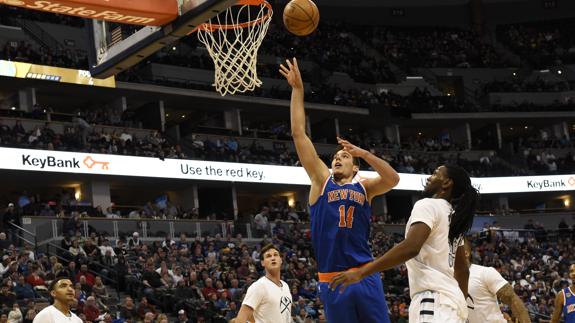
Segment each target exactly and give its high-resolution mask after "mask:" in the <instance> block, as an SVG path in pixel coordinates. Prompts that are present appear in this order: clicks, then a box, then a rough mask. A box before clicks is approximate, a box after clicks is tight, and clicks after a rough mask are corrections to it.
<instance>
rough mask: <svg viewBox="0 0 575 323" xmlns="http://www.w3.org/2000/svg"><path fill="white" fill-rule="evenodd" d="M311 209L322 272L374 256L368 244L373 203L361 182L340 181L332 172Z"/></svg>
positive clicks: (312, 226) (318, 262)
mask: <svg viewBox="0 0 575 323" xmlns="http://www.w3.org/2000/svg"><path fill="white" fill-rule="evenodd" d="M310 211H311V240H312V243H313V248H314V251H315V256H316V259H317V264H318V270H319V272H320V273H331V272H340V271H344V270H347V269H349V268H353V267H358V266H360V265H363V264H365V263H367V262H370V261H371V260H373V256H372V254H371V249H370V247H369V244H368V241H369V229H370V223H371V205H370V204H369V201H368V200H367V193H366V191H365V187H364V186H363V185H362V184H361V183H360V182H353V183H348V184H344V185H339V184H337V183H336V182H335V181H334V180H333V177H332V176H329V178H328V179H327V180H326V182H325V183H324V187H323V190H322V193H321V196H320V197H319V198H318V200H317V201H316V202H315V203H314V204H313V205H310Z"/></svg>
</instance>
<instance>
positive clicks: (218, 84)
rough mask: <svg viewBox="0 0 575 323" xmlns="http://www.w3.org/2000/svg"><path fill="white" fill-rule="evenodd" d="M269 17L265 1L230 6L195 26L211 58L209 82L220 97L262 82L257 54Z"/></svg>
mask: <svg viewBox="0 0 575 323" xmlns="http://www.w3.org/2000/svg"><path fill="white" fill-rule="evenodd" d="M271 16H272V9H271V7H270V6H269V4H267V3H266V2H262V3H261V4H257V5H254V4H245V5H241V6H232V7H231V8H228V9H227V10H226V11H225V12H224V13H221V14H219V15H217V16H216V17H214V18H212V19H210V21H208V22H206V23H204V24H203V25H202V26H200V28H199V29H198V31H197V33H198V39H199V40H200V41H201V42H202V43H203V44H204V45H205V46H206V49H207V50H208V52H209V54H210V56H211V57H212V59H213V60H214V67H215V77H214V84H212V85H213V86H214V87H215V88H216V91H218V92H219V93H220V94H221V95H222V96H224V95H226V94H235V93H244V92H246V91H253V90H254V89H255V88H256V86H257V87H259V86H261V85H262V81H261V80H260V79H259V78H258V72H257V56H258V50H259V48H260V45H261V44H262V41H263V40H264V37H265V35H266V33H267V30H268V27H269V25H270V21H271ZM212 20H214V21H212Z"/></svg>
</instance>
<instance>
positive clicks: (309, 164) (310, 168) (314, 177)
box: [280, 58, 330, 202]
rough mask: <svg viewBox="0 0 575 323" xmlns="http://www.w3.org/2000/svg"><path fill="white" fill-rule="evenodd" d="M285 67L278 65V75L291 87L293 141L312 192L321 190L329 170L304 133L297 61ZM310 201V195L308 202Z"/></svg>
mask: <svg viewBox="0 0 575 323" xmlns="http://www.w3.org/2000/svg"><path fill="white" fill-rule="evenodd" d="M286 65H287V67H286V66H285V65H283V64H282V65H280V73H281V74H282V75H283V76H284V77H285V78H286V79H287V81H288V83H289V85H290V86H291V87H292V94H291V103H290V119H291V133H292V137H293V141H294V143H295V148H296V151H297V155H298V157H299V160H300V162H301V164H302V165H303V167H304V168H305V171H306V172H307V174H308V176H309V177H310V179H311V182H312V190H313V189H314V186H315V187H319V189H321V186H322V185H323V182H324V181H325V179H326V178H327V177H328V176H329V174H330V173H329V169H328V168H327V166H326V165H325V164H324V162H323V161H322V160H321V159H320V158H319V156H318V155H317V152H316V151H315V148H314V146H313V143H312V142H311V140H310V139H309V137H308V136H307V134H306V133H305V111H304V100H303V98H304V87H303V81H302V79H301V74H300V71H299V68H298V65H297V60H296V59H295V58H294V59H293V63H292V62H291V61H290V60H286ZM312 193H313V192H312ZM320 194H321V192H320ZM311 199H312V198H311V195H310V202H311Z"/></svg>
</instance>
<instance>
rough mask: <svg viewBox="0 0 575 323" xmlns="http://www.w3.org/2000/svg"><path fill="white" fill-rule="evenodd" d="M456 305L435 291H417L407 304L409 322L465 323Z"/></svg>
mask: <svg viewBox="0 0 575 323" xmlns="http://www.w3.org/2000/svg"><path fill="white" fill-rule="evenodd" d="M442 298H443V300H442ZM466 321H467V319H466V318H462V317H461V315H460V314H459V310H458V308H457V305H456V304H455V303H454V302H453V301H451V300H450V299H449V298H447V297H445V296H443V297H442V295H441V294H439V293H437V292H433V291H425V292H421V293H417V294H415V295H414V297H413V298H412V299H411V304H410V305H409V323H465V322H466Z"/></svg>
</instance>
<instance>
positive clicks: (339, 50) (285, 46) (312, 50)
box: [260, 21, 397, 84]
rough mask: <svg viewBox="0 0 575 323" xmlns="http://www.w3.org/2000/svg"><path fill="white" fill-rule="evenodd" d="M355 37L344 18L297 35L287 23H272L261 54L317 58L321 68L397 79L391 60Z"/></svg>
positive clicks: (369, 79)
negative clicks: (371, 51) (367, 48)
mask: <svg viewBox="0 0 575 323" xmlns="http://www.w3.org/2000/svg"><path fill="white" fill-rule="evenodd" d="M354 37H356V36H354V35H353V34H352V33H350V31H349V25H348V24H345V23H343V22H324V21H322V22H320V24H319V26H318V28H317V29H316V31H314V32H313V33H312V34H310V35H309V36H306V37H297V36H294V35H292V34H290V33H289V32H286V30H285V27H284V26H283V25H279V24H274V23H272V24H271V25H270V29H269V30H268V33H267V35H266V39H265V40H264V43H263V44H262V47H261V49H260V55H272V56H275V57H279V58H288V57H297V58H298V59H301V60H307V61H310V62H313V64H316V65H317V68H319V69H325V70H328V71H332V72H344V73H347V74H349V75H350V76H351V77H352V78H353V79H354V80H355V81H356V82H360V83H371V84H373V83H396V82H397V80H396V77H395V75H394V74H393V72H392V71H391V68H390V66H389V64H388V62H387V61H385V60H383V59H382V58H376V57H373V56H370V55H369V54H367V53H366V52H365V51H364V50H363V49H361V48H360V47H359V46H358V44H357V43H356V42H355V41H354Z"/></svg>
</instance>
